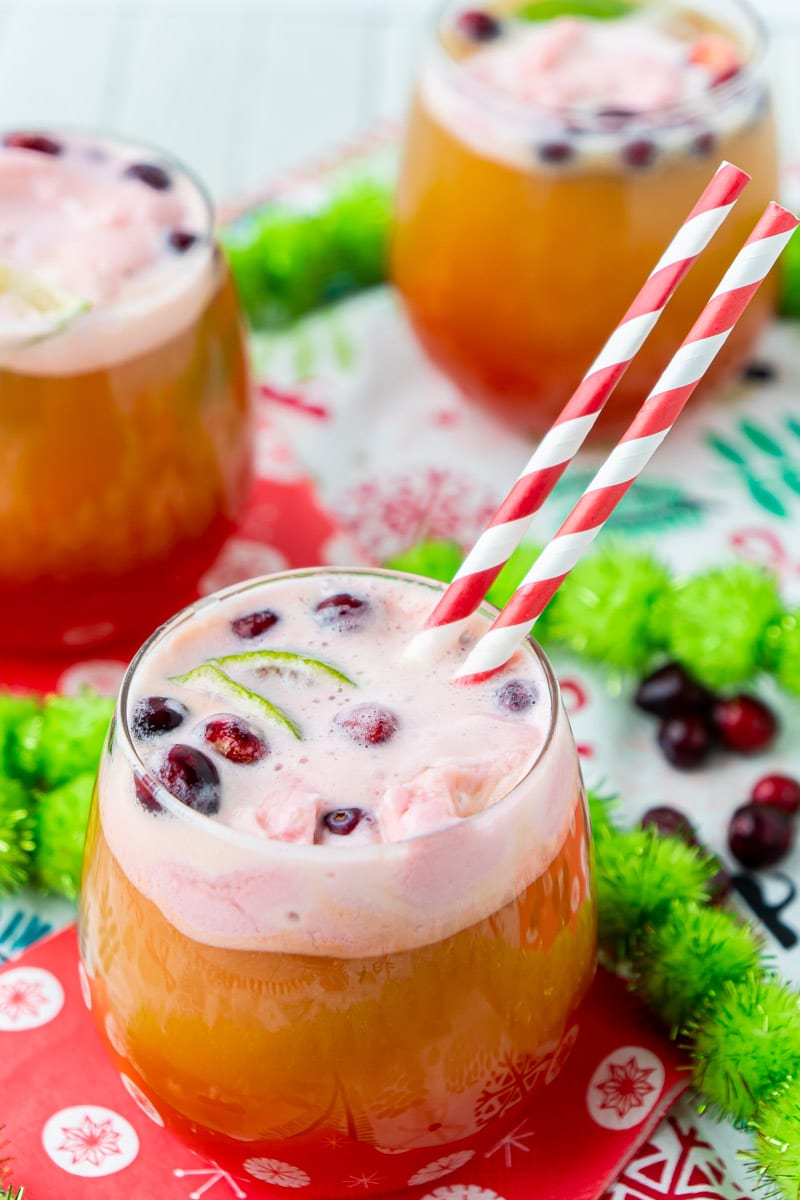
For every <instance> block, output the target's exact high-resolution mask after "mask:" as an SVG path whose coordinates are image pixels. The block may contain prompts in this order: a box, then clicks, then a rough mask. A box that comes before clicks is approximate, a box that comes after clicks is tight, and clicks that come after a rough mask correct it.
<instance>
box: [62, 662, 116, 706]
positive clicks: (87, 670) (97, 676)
mask: <svg viewBox="0 0 800 1200" xmlns="http://www.w3.org/2000/svg"><path fill="white" fill-rule="evenodd" d="M124 674H125V663H123V662H118V661H117V660H115V659H113V658H95V659H92V660H91V661H89V662H80V663H75V664H74V666H71V667H67V669H66V671H62V673H61V675H60V677H59V680H58V690H59V691H60V692H62V693H63V694H64V695H65V696H78V695H80V693H81V691H82V689H83V688H85V687H90V688H94V690H95V691H96V692H99V693H100V695H101V696H109V697H111V698H112V699H113V698H114V696H116V694H117V692H118V691H119V685H120V684H121V683H122V677H123V675H124Z"/></svg>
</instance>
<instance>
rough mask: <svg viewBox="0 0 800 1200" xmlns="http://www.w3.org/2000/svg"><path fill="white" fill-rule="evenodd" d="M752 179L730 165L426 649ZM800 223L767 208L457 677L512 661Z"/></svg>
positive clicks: (530, 469)
mask: <svg viewBox="0 0 800 1200" xmlns="http://www.w3.org/2000/svg"><path fill="white" fill-rule="evenodd" d="M749 181H750V176H749V175H748V174H747V173H746V172H745V171H742V170H740V169H739V168H738V167H735V166H733V165H732V164H731V163H728V162H723V163H722V164H721V165H720V166H719V168H718V169H717V171H716V173H715V175H714V176H713V178H712V180H711V182H710V183H709V185H708V187H707V188H706V189H705V191H704V192H703V194H702V196H701V197H700V199H699V200H698V201H697V203H696V204H695V206H694V208H693V209H692V211H691V212H690V213H689V215H688V217H687V218H686V220H685V221H684V223H683V224H682V225H681V227H680V229H679V230H678V232H677V233H676V235H675V237H674V238H673V239H672V241H671V242H670V244H669V246H668V247H667V249H666V250H665V251H664V254H663V255H662V256H661V258H660V260H659V261H658V263H657V264H656V266H655V267H654V268H653V270H652V272H651V273H650V275H649V276H648V278H647V280H646V282H645V284H644V286H643V287H642V289H641V291H640V292H639V294H638V295H637V297H636V299H635V300H634V302H633V304H632V305H631V306H630V308H629V309H628V311H627V312H626V314H625V316H624V317H623V318H622V320H621V322H620V323H619V325H618V326H617V328H616V329H615V330H614V332H613V333H612V334H611V336H610V338H609V339H608V341H607V342H606V344H605V346H604V347H603V349H602V350H601V351H600V354H599V355H598V357H597V358H596V359H595V361H594V362H593V363H592V365H591V367H590V368H589V370H588V371H587V373H586V375H585V376H584V378H583V379H582V380H581V383H580V385H579V386H578V389H577V391H576V392H575V393H574V395H573V396H572V397H571V398H570V400H568V401H567V404H566V405H565V407H564V409H563V410H562V412H561V414H560V415H559V416H558V417H557V418H556V421H555V423H554V424H553V426H552V427H551V428H550V430H549V431H548V432H547V434H546V435H545V437H544V438H543V439H542V441H541V442H540V443H539V445H538V447H537V448H536V450H535V451H534V453H533V455H532V456H531V458H530V459H529V460H528V463H527V464H526V466H525V468H524V469H523V471H522V473H521V474H520V476H519V477H518V479H517V480H516V482H515V483H514V485H513V487H512V488H511V490H510V492H509V493H508V495H507V496H506V498H505V500H503V502H502V504H501V505H500V507H499V508H498V510H497V512H496V513H495V515H494V516H493V517H492V519H491V521H490V523H489V525H488V527H487V528H486V529H485V530H484V532H483V533H482V534H481V536H480V537H479V538H478V541H477V542H476V543H475V545H474V547H473V548H472V550H470V552H469V554H468V555H467V557H466V558H465V560H464V562H463V563H462V565H461V566H460V567H459V569H458V571H457V573H456V575H455V577H454V578H453V581H452V583H451V584H450V585H449V587H448V588H447V590H446V591H445V592H444V593H443V595H442V596H441V598H440V600H439V602H438V604H437V605H436V607H435V608H434V610H433V612H432V613H431V615H430V616H429V618H428V620H427V622H426V624H425V628H424V630H423V631H422V632H421V633H420V634H418V635H417V636H418V638H419V639H420V641H424V640H425V639H426V638H427V637H433V636H438V632H440V631H442V630H443V629H445V628H446V627H448V626H451V627H452V626H453V625H457V624H458V623H459V622H461V621H463V620H464V619H465V618H466V617H468V616H469V615H470V614H471V613H473V612H474V611H475V609H476V608H478V606H479V605H480V603H481V601H482V600H483V598H484V596H485V595H486V592H487V591H488V589H489V588H490V587H491V585H492V583H493V582H494V580H495V579H496V578H497V576H498V575H499V573H500V571H501V570H502V568H503V566H504V565H505V563H506V562H507V561H508V559H509V557H510V556H511V554H512V553H513V551H514V550H515V549H516V547H517V546H518V545H519V543H520V541H521V540H522V538H523V536H524V534H525V532H526V530H527V529H528V527H529V525H530V523H531V520H532V518H533V516H534V514H535V513H536V512H537V511H538V510H539V509H540V508H541V506H542V504H543V503H544V501H545V500H546V498H547V497H548V496H549V495H550V493H551V491H552V490H553V488H554V487H555V485H556V483H557V482H558V480H559V479H560V478H561V476H562V475H563V473H564V471H565V470H566V469H567V467H568V466H569V464H570V462H571V461H572V459H573V458H574V457H575V455H576V454H577V452H578V450H579V449H580V447H581V446H582V444H583V442H584V440H585V438H586V437H587V435H588V433H589V432H590V430H591V429H592V426H593V425H594V423H595V421H596V420H597V418H598V416H599V415H600V412H601V411H602V409H603V407H604V405H605V403H606V401H607V400H608V398H609V396H610V395H611V394H612V392H613V391H614V388H615V387H616V385H617V383H618V382H619V380H620V379H621V378H622V376H623V375H624V373H625V371H626V369H627V367H628V366H629V364H630V362H631V361H632V359H633V358H634V356H635V355H636V354H637V353H638V352H639V350H640V349H641V347H642V346H643V345H644V343H645V341H646V339H647V337H648V335H649V333H650V332H651V330H652V329H653V328H654V326H655V324H656V322H657V321H658V319H659V317H660V316H661V314H662V312H663V311H664V308H665V307H666V305H667V302H668V300H669V299H670V297H671V296H672V295H673V293H674V292H675V290H676V288H677V287H678V285H679V284H680V282H681V281H682V279H683V278H684V277H685V275H686V274H687V272H688V271H689V269H690V268H691V266H692V264H693V263H694V262H695V261H696V260H697V258H698V256H699V255H700V254H701V253H702V251H703V250H704V249H705V248H706V246H707V245H708V243H709V242H710V240H711V238H712V237H713V235H714V234H715V233H716V231H717V230H718V229H719V227H720V225H721V224H722V222H723V221H724V220H725V218H726V217H727V216H728V213H729V212H730V211H731V209H732V208H733V206H734V204H735V203H736V200H737V199H738V197H739V196H740V195H741V193H742V191H743V190H744V188H745V186H746V185H747V183H749ZM799 223H800V221H799V220H798V218H797V217H795V216H794V214H793V213H790V212H788V211H787V210H786V209H785V208H782V207H781V206H780V205H779V204H775V203H774V202H771V203H770V204H768V205H767V207H766V209H765V210H764V212H763V213H762V215H761V217H760V218H759V220H758V221H757V223H756V225H755V227H754V229H753V231H752V233H751V234H750V236H749V237H748V239H747V241H746V242H745V243H744V245H743V246H742V248H741V250H740V251H739V253H738V254H737V255H736V258H735V259H734V260H733V262H732V263H731V265H730V267H729V268H728V270H727V271H726V272H725V275H724V276H723V278H722V280H721V282H720V284H719V286H718V287H717V289H716V291H715V292H714V293H713V295H712V296H711V298H710V299H709V301H708V303H707V304H706V306H705V308H704V309H703V311H702V312H701V314H700V316H699V317H698V319H697V320H696V321H695V323H694V325H693V326H692V328H691V330H690V331H689V333H688V334H687V336H686V338H685V339H684V341H683V342H682V343H681V345H680V346H679V347H678V349H677V351H676V352H675V354H674V356H673V358H672V359H671V361H670V362H669V364H668V365H667V367H666V369H665V370H664V371H663V373H662V375H661V377H660V379H659V380H658V382H657V383H656V385H655V387H654V388H653V390H652V391H651V392H650V394H649V395H648V396H647V398H646V400H645V401H644V403H643V404H642V407H641V408H640V409H639V412H638V413H637V414H636V416H635V417H634V419H633V421H632V422H631V424H630V425H629V426H628V428H627V430H626V431H625V433H624V434H623V435H622V437H621V438H620V440H619V441H618V442H617V444H616V446H615V447H614V448H613V450H612V451H611V453H610V454H609V456H608V458H607V459H606V461H605V462H604V463H603V465H602V466H601V467H600V469H599V470H598V471H597V473H596V475H595V476H594V478H593V479H592V481H591V483H590V484H589V486H588V487H587V488H586V490H585V492H584V493H583V495H582V496H581V497H580V499H579V500H578V501H577V503H576V504H575V507H574V508H573V509H572V511H571V512H570V514H569V516H568V517H567V518H566V520H565V521H564V522H563V524H562V525H561V527H560V529H559V530H558V531H557V533H556V534H555V535H554V536H553V538H552V539H551V541H550V542H549V543H548V544H547V545H546V546H545V548H544V549H543V550H542V552H541V554H540V555H539V557H538V558H537V559H536V561H535V562H534V564H533V566H532V567H531V569H530V570H529V571H528V573H527V575H526V576H525V578H524V579H523V580H522V581H521V583H520V584H519V586H518V587H517V589H516V591H515V592H514V594H513V596H512V597H511V598H510V600H509V601H508V603H507V604H506V606H505V608H504V609H503V610H502V612H501V613H500V614H499V615H498V616H497V618H496V619H495V621H494V623H493V624H492V625H491V627H490V628H489V629H488V630H487V631H486V633H485V634H483V636H482V637H481V638H480V639H479V641H478V642H476V644H475V646H474V647H473V648H472V650H471V651H470V653H469V654H468V655H467V657H466V659H465V660H464V662H463V664H462V666H461V668H460V670H459V671H458V673H457V675H456V678H457V679H461V680H465V681H475V680H479V679H484V678H487V677H488V676H490V675H491V674H492V673H493V672H494V671H496V670H498V669H499V668H500V667H502V666H504V665H505V664H506V663H507V662H508V660H509V659H510V658H511V656H512V655H513V653H514V651H515V650H516V649H517V647H518V645H519V643H520V642H521V641H522V639H523V638H524V637H526V635H527V634H528V633H529V632H530V629H531V626H532V625H533V624H535V622H536V620H537V619H538V618H539V617H540V616H541V614H542V612H543V611H544V608H545V607H546V605H547V604H548V602H549V601H550V599H551V598H552V596H553V595H554V593H555V592H556V591H557V590H558V588H559V587H560V585H561V583H562V581H563V580H564V579H565V578H566V576H567V575H568V574H569V572H570V571H571V570H572V568H573V567H574V566H575V564H576V563H577V562H578V560H579V559H580V557H581V556H582V554H583V553H584V551H585V550H586V549H587V547H588V546H589V545H591V543H592V542H593V541H594V539H595V538H596V537H597V535H598V533H599V532H600V530H601V529H602V528H603V526H604V525H605V523H606V521H607V520H608V518H609V516H610V515H611V513H612V512H613V511H614V509H615V508H616V506H617V504H619V502H620V500H621V499H622V497H623V496H624V495H625V493H626V492H627V490H628V488H629V487H630V486H631V484H632V483H633V482H634V480H635V479H636V478H637V476H638V475H639V474H640V472H641V471H642V470H643V469H644V467H645V466H646V464H647V463H648V462H649V461H650V459H651V457H652V456H653V454H654V453H655V451H656V450H657V449H658V447H659V446H660V445H661V443H662V442H663V441H664V438H665V437H666V436H667V434H668V433H669V431H670V429H671V428H672V426H673V425H674V423H675V421H676V419H677V417H678V416H679V414H680V413H681V411H682V410H683V408H684V406H685V404H686V403H687V401H688V399H689V397H690V396H691V395H692V393H693V392H694V390H695V388H696V387H697V385H698V383H699V382H700V380H701V379H702V378H703V376H704V375H705V373H706V371H707V370H708V368H709V366H710V365H711V363H712V362H713V361H714V359H715V358H716V356H717V354H718V353H719V351H720V350H721V349H722V346H723V345H724V344H725V342H726V340H727V338H728V337H729V335H730V333H731V331H732V329H733V327H734V325H735V324H736V322H737V321H738V319H739V317H740V316H741V315H742V313H743V312H744V310H745V308H746V307H747V305H748V304H749V302H750V300H751V299H752V297H753V296H754V295H755V293H756V291H757V290H758V288H759V287H760V285H761V283H762V282H763V281H764V278H765V277H766V275H767V274H768V272H769V271H770V269H771V268H772V267H773V266H774V264H775V262H776V260H777V258H778V256H779V255H780V253H781V251H782V250H783V249H784V247H785V246H786V244H787V242H788V241H789V239H790V237H791V236H792V234H793V233H794V230H795V229H796V227H797V225H798V224H799ZM426 631H427V632H426ZM436 631H438V632H436Z"/></svg>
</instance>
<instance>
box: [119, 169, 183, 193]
mask: <svg viewBox="0 0 800 1200" xmlns="http://www.w3.org/2000/svg"><path fill="white" fill-rule="evenodd" d="M124 174H125V178H126V179H138V180H139V182H140V183H145V184H147V186H148V187H150V188H153V189H154V190H155V191H157V192H166V191H169V189H170V188H171V187H172V180H171V178H170V176H169V174H168V172H167V171H165V170H164V168H163V167H159V166H158V165H157V164H156V163H131V164H130V166H127V167H126V168H125V172H124Z"/></svg>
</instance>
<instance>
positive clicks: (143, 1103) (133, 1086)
mask: <svg viewBox="0 0 800 1200" xmlns="http://www.w3.org/2000/svg"><path fill="white" fill-rule="evenodd" d="M120 1080H121V1081H122V1086H123V1087H124V1088H125V1091H126V1092H127V1093H128V1095H129V1096H130V1098H131V1100H132V1101H133V1102H134V1104H138V1106H139V1108H140V1109H141V1110H142V1112H143V1113H144V1115H145V1116H146V1117H149V1118H150V1120H151V1121H152V1122H153V1124H154V1125H158V1126H160V1127H161V1128H162V1129H163V1128H164V1118H163V1117H162V1116H161V1113H160V1112H159V1111H158V1109H157V1108H156V1107H155V1106H154V1104H153V1102H152V1100H151V1099H150V1098H149V1096H146V1095H145V1093H144V1092H143V1091H142V1089H141V1088H140V1087H139V1085H138V1083H135V1082H134V1081H133V1080H132V1079H131V1078H130V1077H129V1076H128V1075H125V1074H124V1073H123V1072H120Z"/></svg>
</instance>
